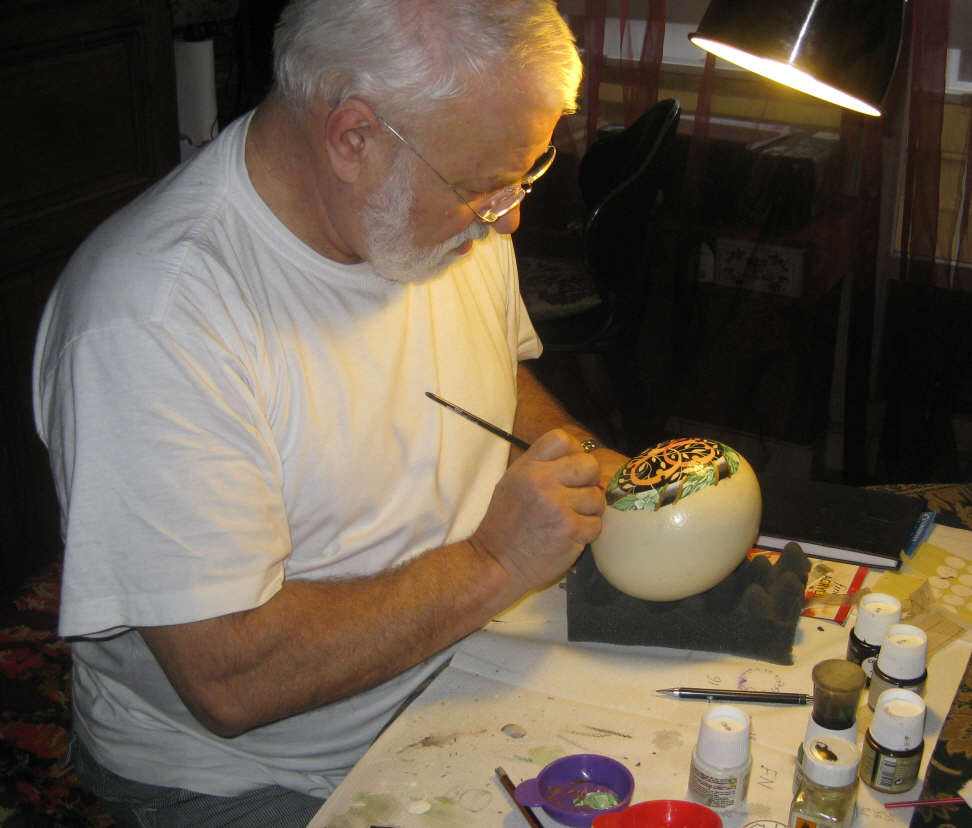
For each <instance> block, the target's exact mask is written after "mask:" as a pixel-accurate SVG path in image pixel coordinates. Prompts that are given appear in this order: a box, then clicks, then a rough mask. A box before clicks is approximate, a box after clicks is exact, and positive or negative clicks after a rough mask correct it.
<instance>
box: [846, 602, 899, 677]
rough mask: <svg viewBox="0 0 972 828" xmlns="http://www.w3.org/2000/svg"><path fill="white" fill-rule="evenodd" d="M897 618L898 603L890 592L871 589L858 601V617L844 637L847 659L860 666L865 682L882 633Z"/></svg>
mask: <svg viewBox="0 0 972 828" xmlns="http://www.w3.org/2000/svg"><path fill="white" fill-rule="evenodd" d="M900 621H901V602H900V601H899V600H898V599H897V598H895V597H894V596H893V595H886V594H885V593H883V592H871V593H869V594H868V595H865V596H864V597H863V598H861V600H860V602H859V603H858V605H857V620H856V621H855V622H854V628H853V629H852V630H851V631H850V635H849V636H848V638H847V660H848V661H853V662H854V663H855V664H860V665H861V669H863V670H864V675H865V676H866V677H867V682H868V683H870V681H871V672H872V671H873V669H874V662H875V660H876V659H877V657H878V653H879V652H880V650H881V643H882V642H883V641H884V634H885V633H886V632H887V630H888V627H890V626H891V625H892V624H897V623H899V622H900Z"/></svg>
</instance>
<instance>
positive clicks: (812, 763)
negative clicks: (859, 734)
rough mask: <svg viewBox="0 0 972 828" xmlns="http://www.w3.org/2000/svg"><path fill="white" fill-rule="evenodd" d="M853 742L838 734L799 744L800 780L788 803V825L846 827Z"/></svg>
mask: <svg viewBox="0 0 972 828" xmlns="http://www.w3.org/2000/svg"><path fill="white" fill-rule="evenodd" d="M859 761H860V754H859V753H858V751H857V745H855V744H854V743H853V742H849V741H847V739H842V738H840V737H839V736H811V737H810V738H809V739H807V740H806V741H804V743H803V771H804V773H803V781H802V782H801V783H800V787H799V789H798V790H797V792H796V795H795V796H794V797H793V801H792V802H791V803H790V817H789V820H788V823H787V824H788V828H849V827H850V825H851V823H852V822H853V821H854V810H855V804H854V803H855V800H856V799H857V788H858V777H857V772H858V764H859Z"/></svg>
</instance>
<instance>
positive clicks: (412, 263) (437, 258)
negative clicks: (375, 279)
mask: <svg viewBox="0 0 972 828" xmlns="http://www.w3.org/2000/svg"><path fill="white" fill-rule="evenodd" d="M413 171H414V162H412V163H410V159H409V154H408V153H404V152H402V153H399V155H398V157H397V158H396V159H395V162H394V164H393V165H392V171H391V175H389V177H388V180H387V181H386V182H385V183H384V184H383V185H382V186H381V187H380V188H379V189H378V190H376V191H375V192H374V193H372V194H371V195H370V196H369V197H368V200H367V201H366V202H365V209H364V213H363V215H362V218H361V225H362V230H363V232H364V243H365V248H366V250H367V259H368V261H369V262H370V263H371V266H372V267H373V268H374V269H375V272H376V273H377V274H378V275H379V276H381V277H382V278H384V279H388V280H389V281H392V282H402V283H409V282H424V281H427V280H428V279H431V278H433V277H434V276H438V275H439V274H440V273H442V271H443V270H445V269H446V268H447V267H448V266H449V265H451V264H452V263H453V261H455V260H456V259H457V258H458V254H456V252H455V249H456V248H457V247H459V246H460V245H461V244H463V243H464V242H466V241H470V240H471V241H477V240H479V239H484V238H486V236H488V235H489V226H488V225H485V224H483V223H482V222H480V221H474V222H473V223H472V224H470V225H469V226H468V227H467V228H466V229H465V230H463V231H462V232H461V233H458V234H456V235H455V236H453V237H452V238H451V239H447V240H446V241H444V242H441V243H440V244H437V245H434V246H432V247H419V246H417V245H416V244H415V242H414V240H413V238H412V227H411V209H412V203H413V202H414V200H415V192H414V190H413V189H412V173H413Z"/></svg>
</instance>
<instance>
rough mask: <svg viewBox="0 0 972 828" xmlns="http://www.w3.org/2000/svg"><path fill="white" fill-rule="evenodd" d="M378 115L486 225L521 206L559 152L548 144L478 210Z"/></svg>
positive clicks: (484, 196) (391, 131)
mask: <svg viewBox="0 0 972 828" xmlns="http://www.w3.org/2000/svg"><path fill="white" fill-rule="evenodd" d="M375 117H376V118H377V119H378V120H379V121H381V124H382V126H384V127H385V129H387V130H388V131H389V132H390V133H391V134H392V135H394V136H395V137H396V138H397V139H398V140H399V141H401V142H402V143H403V144H404V145H405V146H406V147H408V148H409V149H410V150H411V151H412V152H414V153H415V155H416V156H418V158H419V160H420V161H421V162H422V163H423V164H425V166H426V167H428V168H429V169H430V170H432V172H434V173H435V174H436V176H437V177H438V179H439V180H440V181H441V182H442V183H443V184H445V185H446V186H447V187H448V188H449V189H450V190H452V192H454V193H455V194H456V196H457V197H458V198H459V200H460V201H461V202H462V203H463V204H465V205H466V206H467V207H468V208H469V209H470V210H472V211H473V213H474V214H475V216H476V218H478V219H479V220H480V221H484V222H486V223H487V224H493V223H494V222H496V221H499V220H500V219H501V218H503V216H505V215H506V214H507V213H509V212H510V211H511V210H513V209H515V208H516V207H517V206H519V204H520V202H521V201H523V199H525V198H526V197H527V196H528V195H529V194H530V192H531V191H532V190H533V184H534V182H536V180H537V179H538V178H540V176H541V175H543V174H544V173H545V172H546V171H547V170H549V169H550V165H551V164H553V161H554V158H555V157H556V155H557V149H556V147H552V146H550V147H547V149H546V150H544V152H543V155H541V156H540V157H539V158H538V159H537V160H536V162H534V164H533V166H532V167H531V168H530V171H529V172H528V173H527V174H526V175H525V176H523V178H522V179H521V180H520V182H519V183H518V184H510V185H508V186H506V187H501V188H500V189H498V190H494V191H493V192H491V193H486V194H484V195H483V198H484V199H486V202H485V206H483V207H481V208H480V209H478V210H477V209H476V208H475V207H473V206H472V204H470V203H469V202H468V201H466V199H465V198H463V197H462V194H461V193H460V192H459V191H458V190H457V189H456V188H455V187H454V186H453V185H452V184H451V183H450V182H449V181H448V180H447V179H446V178H445V176H443V175H442V173H440V172H439V171H438V170H437V169H436V168H435V167H433V166H432V165H431V164H430V163H429V162H428V161H427V160H426V159H425V156H423V155H422V153H420V152H419V151H418V150H417V149H415V147H413V146H412V144H411V143H410V142H409V141H408V140H407V139H406V138H405V137H404V136H403V135H402V134H401V133H400V132H399V131H398V130H397V129H395V127H393V126H392V125H391V124H389V123H388V121H386V120H385V119H384V118H382V117H381V115H378V114H377V113H376V114H375Z"/></svg>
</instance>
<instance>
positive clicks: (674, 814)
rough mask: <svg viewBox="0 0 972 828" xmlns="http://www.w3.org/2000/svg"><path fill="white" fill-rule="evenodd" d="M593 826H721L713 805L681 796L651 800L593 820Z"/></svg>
mask: <svg viewBox="0 0 972 828" xmlns="http://www.w3.org/2000/svg"><path fill="white" fill-rule="evenodd" d="M593 825H594V828H722V818H721V817H720V816H719V815H718V814H717V813H716V812H715V811H713V810H712V809H711V808H706V807H705V805H699V804H698V803H695V802H687V801H685V800H682V799H652V800H649V801H647V802H639V803H638V804H637V805H632V806H631V807H630V808H625V810H623V811H621V812H620V813H613V814H604V815H603V816H599V817H596V818H595V819H594V824H593Z"/></svg>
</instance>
